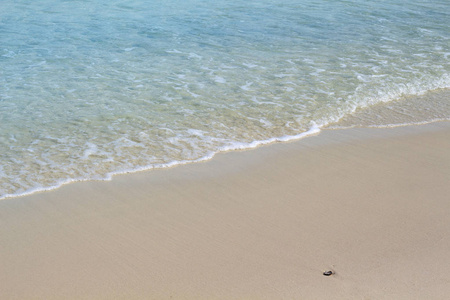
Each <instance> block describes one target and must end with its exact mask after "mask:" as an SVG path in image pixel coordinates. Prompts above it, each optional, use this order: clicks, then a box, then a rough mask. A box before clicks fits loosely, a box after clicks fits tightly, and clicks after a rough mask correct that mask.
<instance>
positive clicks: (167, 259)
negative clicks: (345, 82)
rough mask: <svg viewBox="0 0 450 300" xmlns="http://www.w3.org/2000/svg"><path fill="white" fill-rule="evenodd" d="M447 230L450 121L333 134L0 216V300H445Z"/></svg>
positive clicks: (79, 189) (12, 206) (1, 204)
mask: <svg viewBox="0 0 450 300" xmlns="http://www.w3.org/2000/svg"><path fill="white" fill-rule="evenodd" d="M449 215H450V122H438V123H433V124H428V125H420V126H408V127H398V128H387V129H379V128H369V129H368V128H365V129H364V128H354V129H344V130H324V131H323V132H321V133H320V134H319V135H317V136H314V137H308V138H305V139H302V140H300V141H296V142H291V143H284V144H273V145H269V146H264V147H260V148H258V149H255V150H251V151H239V152H230V153H223V154H219V155H217V156H216V157H215V158H214V159H212V160H211V161H208V162H204V163H196V164H190V165H185V166H179V167H175V168H172V169H164V170H155V171H148V172H141V173H135V174H127V175H121V176H116V177H114V179H113V180H112V181H110V182H100V181H97V182H80V183H74V184H69V185H66V186H63V187H61V188H59V189H57V190H55V191H50V192H43V193H37V194H34V195H31V196H26V197H20V198H11V199H6V200H3V201H0V299H170V298H172V299H326V298H328V299H447V298H448V297H449V294H450V277H449V276H448V270H450V256H449V249H450V223H449ZM328 270H331V271H333V272H334V274H333V275H332V276H328V277H327V276H324V275H323V272H324V271H328Z"/></svg>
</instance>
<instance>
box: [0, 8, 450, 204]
mask: <svg viewBox="0 0 450 300" xmlns="http://www.w3.org/2000/svg"><path fill="white" fill-rule="evenodd" d="M279 2H280V1H269V0H261V1H243V0H232V1H214V2H211V3H210V2H208V3H206V2H205V1H198V0H189V1H179V0H178V1H175V0H172V1H170V0H169V1H164V2H161V3H153V4H152V3H147V1H136V0H134V1H126V2H124V1H105V0H97V1H89V0H85V1H54V0H45V1H39V2H30V1H24V0H15V1H12V0H4V1H2V4H1V6H2V9H1V10H0V41H1V47H0V153H1V158H0V199H1V198H5V197H8V196H11V195H19V194H25V193H30V192H33V191H36V190H41V189H48V188H53V187H57V186H59V185H61V184H62V183H65V182H70V181H73V180H88V179H108V178H110V176H111V174H114V173H120V172H126V171H133V170H141V169H150V168H154V167H163V166H170V165H175V164H178V163H185V162H188V161H196V160H202V159H207V158H210V157H211V156H212V155H213V154H214V153H216V152H218V151H223V150H231V149H236V148H246V147H254V146H256V145H258V144H260V143H265V142H270V141H275V140H288V139H290V138H298V137H301V136H305V135H306V133H307V132H309V131H311V130H312V131H315V130H318V129H319V128H321V127H324V126H327V125H328V124H331V123H334V122H337V121H339V120H342V121H341V122H344V121H345V122H349V121H348V120H349V119H348V118H350V117H351V114H352V113H353V112H355V111H356V113H358V112H361V111H362V110H364V111H369V112H371V113H369V114H372V117H369V116H366V117H363V118H359V119H358V118H357V119H353V121H351V120H350V123H348V124H347V123H342V124H343V125H342V126H353V125H362V126H364V125H370V126H372V125H386V124H394V123H398V122H400V121H399V119H396V118H397V117H398V116H397V112H398V111H401V112H402V113H404V114H408V113H409V114H411V115H415V117H414V118H413V119H411V120H409V121H405V120H402V121H401V122H400V123H405V122H406V123H408V122H413V123H414V122H429V121H433V120H436V119H450V111H449V110H450V109H449V105H448V103H449V99H448V97H444V96H442V97H435V98H436V99H437V98H438V99H437V100H436V99H434V98H433V97H431V98H433V99H434V100H436V101H437V102H436V103H434V104H431V103H432V101H431V100H429V99H430V97H426V96H425V97H424V96H423V95H431V94H430V93H439V92H440V91H441V92H443V93H444V94H445V92H446V90H445V88H449V87H450V49H449V45H450V25H449V22H448V20H449V19H450V14H449V12H450V3H449V2H448V1H447V0H432V1H427V2H426V3H422V2H423V1H414V0H413V1H408V2H407V3H405V1H400V0H393V1H362V0H352V1H326V0H316V1H303V0H301V1H298V0H297V1H289V0H288V1H282V3H279ZM442 89H444V90H442ZM405 99H415V100H414V101H416V102H414V101H413V102H411V101H409V102H408V101H403V102H402V103H403V104H400V105H398V108H396V109H392V111H393V113H392V114H389V113H388V114H387V115H384V116H383V121H382V122H381V121H380V122H379V123H377V116H378V113H377V112H376V111H375V110H373V111H371V109H372V108H376V107H379V106H380V103H385V102H389V101H394V102H392V103H400V102H399V101H400V100H405ZM434 100H433V101H434ZM407 103H409V104H407ZM427 103H429V104H427ZM419 104H420V105H419ZM419 106H420V107H428V108H431V109H423V110H421V109H416V108H417V107H419ZM436 107H440V109H434V110H433V109H432V108H436ZM374 116H375V117H374ZM343 119H345V120H343ZM369 119H370V120H371V121H370V122H369V121H367V122H366V120H369ZM352 122H353V123H352ZM365 122H366V123H367V124H366V123H365ZM356 123H358V124H356ZM369 123H370V124H369Z"/></svg>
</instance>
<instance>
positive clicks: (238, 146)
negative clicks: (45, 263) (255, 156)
mask: <svg viewBox="0 0 450 300" xmlns="http://www.w3.org/2000/svg"><path fill="white" fill-rule="evenodd" d="M321 127H322V126H318V125H317V124H315V123H313V124H312V126H311V128H310V129H309V130H308V131H306V132H302V133H300V134H297V135H286V136H282V137H275V138H270V139H267V140H259V141H253V142H250V143H237V142H236V143H233V144H232V145H228V146H223V147H220V148H219V149H217V151H211V152H210V153H208V154H207V155H205V156H203V157H200V158H198V159H194V160H181V161H171V162H168V163H165V164H154V165H149V166H145V167H138V168H135V169H129V170H120V171H115V172H110V173H107V174H106V175H105V176H104V177H99V178H95V177H92V178H73V179H67V180H63V181H60V182H58V183H57V184H55V185H52V186H49V187H39V188H34V189H30V190H27V191H25V192H22V193H18V194H5V195H2V196H0V200H5V199H11V198H18V197H24V196H29V195H32V194H36V193H39V192H48V191H52V190H56V189H58V188H60V187H62V186H63V185H67V184H70V183H74V182H84V181H111V180H112V179H113V177H114V176H116V175H123V174H131V173H137V172H142V171H149V170H153V169H165V168H171V167H175V166H180V165H187V164H191V163H198V162H204V161H208V160H211V159H212V158H213V157H214V156H216V154H219V153H223V152H231V151H237V150H250V149H254V148H257V147H259V146H263V145H267V144H273V143H279V142H289V141H294V140H300V139H302V138H306V137H308V136H312V135H317V134H319V133H320V132H321Z"/></svg>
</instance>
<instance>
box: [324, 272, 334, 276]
mask: <svg viewBox="0 0 450 300" xmlns="http://www.w3.org/2000/svg"><path fill="white" fill-rule="evenodd" d="M323 275H325V276H330V275H333V271H326V272H323Z"/></svg>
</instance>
